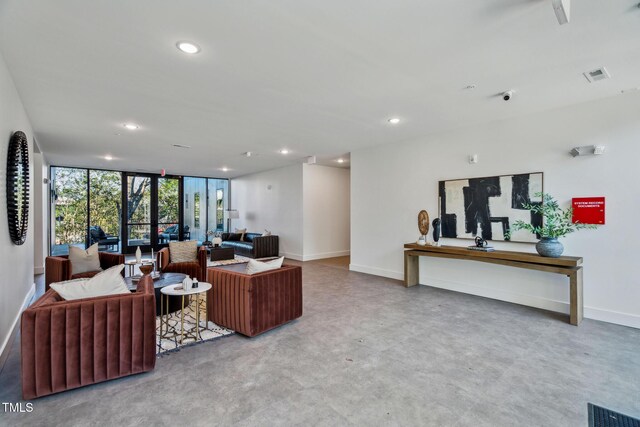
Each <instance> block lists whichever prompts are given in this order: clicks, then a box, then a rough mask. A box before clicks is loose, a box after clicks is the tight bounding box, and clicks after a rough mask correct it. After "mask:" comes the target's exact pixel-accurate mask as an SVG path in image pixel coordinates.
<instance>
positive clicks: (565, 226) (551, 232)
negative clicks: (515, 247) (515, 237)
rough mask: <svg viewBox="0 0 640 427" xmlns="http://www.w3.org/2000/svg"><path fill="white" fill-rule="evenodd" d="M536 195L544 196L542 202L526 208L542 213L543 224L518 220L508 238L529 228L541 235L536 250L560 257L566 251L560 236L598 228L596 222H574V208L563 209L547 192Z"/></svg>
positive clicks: (536, 194) (552, 256)
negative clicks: (534, 224)
mask: <svg viewBox="0 0 640 427" xmlns="http://www.w3.org/2000/svg"><path fill="white" fill-rule="evenodd" d="M535 196H536V197H542V203H540V204H531V203H528V204H524V208H525V209H528V210H530V211H531V212H532V213H536V214H540V215H542V226H535V227H534V226H533V225H531V224H529V223H527V222H524V221H516V222H514V223H513V225H512V226H511V230H509V231H508V232H507V236H506V237H507V239H509V238H510V237H511V233H512V232H513V231H516V230H527V231H530V232H531V233H533V234H536V235H538V236H540V241H539V242H538V243H536V250H537V251H538V253H539V254H540V255H542V256H546V257H551V258H558V257H559V256H560V255H562V252H564V246H563V245H562V243H560V242H559V241H558V238H560V237H564V236H566V235H567V234H570V233H573V232H574V231H578V230H582V229H585V228H588V229H594V228H597V225H595V224H582V223H574V222H573V220H572V217H573V208H567V209H564V210H563V209H561V208H560V205H559V204H558V202H557V201H556V200H555V199H554V198H553V197H552V196H551V195H550V194H547V193H535Z"/></svg>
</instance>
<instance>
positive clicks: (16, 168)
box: [7, 131, 29, 245]
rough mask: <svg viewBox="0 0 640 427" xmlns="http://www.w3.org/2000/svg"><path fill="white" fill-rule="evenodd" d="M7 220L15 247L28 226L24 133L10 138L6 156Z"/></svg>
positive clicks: (24, 237)
mask: <svg viewBox="0 0 640 427" xmlns="http://www.w3.org/2000/svg"><path fill="white" fill-rule="evenodd" d="M7 218H8V219H9V235H10V236H11V240H12V241H13V243H15V244H16V245H21V244H23V243H24V242H25V240H26V239H27V225H28V224H29V144H28V141H27V136H26V135H25V134H24V132H21V131H17V132H15V133H14V134H13V136H11V140H10V141H9V150H8V155H7Z"/></svg>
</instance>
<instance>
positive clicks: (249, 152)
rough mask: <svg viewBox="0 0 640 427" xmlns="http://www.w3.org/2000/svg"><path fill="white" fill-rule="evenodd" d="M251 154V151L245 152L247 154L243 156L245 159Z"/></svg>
mask: <svg viewBox="0 0 640 427" xmlns="http://www.w3.org/2000/svg"><path fill="white" fill-rule="evenodd" d="M252 154H253V153H252V152H251V151H247V152H245V153H244V156H245V157H251V155H252Z"/></svg>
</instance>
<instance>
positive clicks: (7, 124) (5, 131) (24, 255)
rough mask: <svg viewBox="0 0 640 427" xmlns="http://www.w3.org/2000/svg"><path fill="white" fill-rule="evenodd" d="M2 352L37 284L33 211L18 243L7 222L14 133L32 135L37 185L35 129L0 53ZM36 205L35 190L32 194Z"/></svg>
mask: <svg viewBox="0 0 640 427" xmlns="http://www.w3.org/2000/svg"><path fill="white" fill-rule="evenodd" d="M0 117H1V118H2V119H1V120H0V272H1V274H0V295H1V297H0V355H1V354H2V353H3V351H4V348H5V346H6V344H7V341H8V339H9V337H10V335H11V332H12V330H13V327H14V326H15V324H16V321H17V319H18V316H19V315H20V310H21V308H22V306H23V305H24V304H25V301H28V300H29V299H30V298H31V295H32V294H33V292H34V290H35V286H34V284H33V254H34V244H33V242H34V237H33V236H34V231H33V229H34V220H33V217H34V215H33V213H32V212H30V214H29V225H28V231H27V240H26V242H25V243H24V244H22V245H20V246H16V245H14V244H13V243H12V242H11V239H10V238H9V230H8V226H7V195H6V176H7V170H6V164H7V163H6V159H7V149H8V147H9V140H10V138H11V135H12V134H13V133H14V132H15V131H18V130H21V131H23V132H24V133H25V134H26V135H27V138H28V139H29V159H30V161H31V167H30V168H29V169H30V174H29V181H30V188H33V130H32V128H31V125H30V124H29V119H28V118H27V114H26V113H25V111H24V107H23V106H22V101H21V100H20V97H19V95H18V92H17V91H16V88H15V86H14V84H13V80H12V78H11V75H10V74H9V71H8V70H7V66H6V64H5V62H4V58H3V57H2V55H0ZM29 199H30V206H33V191H32V192H31V193H30V194H29Z"/></svg>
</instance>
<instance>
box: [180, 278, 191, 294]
mask: <svg viewBox="0 0 640 427" xmlns="http://www.w3.org/2000/svg"><path fill="white" fill-rule="evenodd" d="M192 287H193V280H191V277H189V276H187V277H186V278H185V279H184V280H183V281H182V290H183V291H185V292H186V291H190V290H191V288H192Z"/></svg>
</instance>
